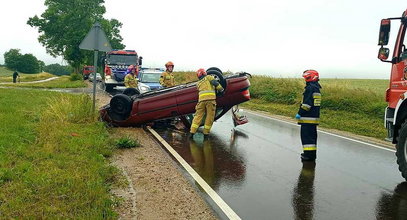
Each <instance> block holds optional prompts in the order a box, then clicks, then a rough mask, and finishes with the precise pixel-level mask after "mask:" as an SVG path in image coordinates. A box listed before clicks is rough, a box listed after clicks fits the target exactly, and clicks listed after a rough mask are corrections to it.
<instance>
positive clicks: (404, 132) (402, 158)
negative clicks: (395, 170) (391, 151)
mask: <svg viewBox="0 0 407 220" xmlns="http://www.w3.org/2000/svg"><path fill="white" fill-rule="evenodd" d="M406 139H407V121H405V122H404V123H403V124H402V125H401V128H400V130H399V137H398V142H397V149H396V157H397V164H398V165H399V170H400V172H401V175H402V176H403V177H404V178H405V179H406V180H407V141H406Z"/></svg>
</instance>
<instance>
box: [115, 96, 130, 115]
mask: <svg viewBox="0 0 407 220" xmlns="http://www.w3.org/2000/svg"><path fill="white" fill-rule="evenodd" d="M132 104H133V102H132V100H131V98H130V97H128V96H127V95H124V94H117V95H115V96H113V98H112V99H111V100H110V110H111V111H112V112H113V113H115V114H118V115H120V116H123V118H127V117H128V116H129V115H130V112H131V108H132Z"/></svg>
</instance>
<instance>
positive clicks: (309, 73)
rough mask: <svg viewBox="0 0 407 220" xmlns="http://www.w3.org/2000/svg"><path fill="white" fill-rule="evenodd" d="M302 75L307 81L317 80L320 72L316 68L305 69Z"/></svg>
mask: <svg viewBox="0 0 407 220" xmlns="http://www.w3.org/2000/svg"><path fill="white" fill-rule="evenodd" d="M302 77H304V79H305V81H306V82H316V81H318V80H319V73H318V72H317V71H316V70H305V71H304V73H303V74H302Z"/></svg>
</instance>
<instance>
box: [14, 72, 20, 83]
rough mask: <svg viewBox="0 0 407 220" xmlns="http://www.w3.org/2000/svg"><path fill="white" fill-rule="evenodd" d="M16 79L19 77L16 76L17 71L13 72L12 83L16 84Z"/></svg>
mask: <svg viewBox="0 0 407 220" xmlns="http://www.w3.org/2000/svg"><path fill="white" fill-rule="evenodd" d="M17 77H20V75H18V73H17V71H14V73H13V83H16V82H17Z"/></svg>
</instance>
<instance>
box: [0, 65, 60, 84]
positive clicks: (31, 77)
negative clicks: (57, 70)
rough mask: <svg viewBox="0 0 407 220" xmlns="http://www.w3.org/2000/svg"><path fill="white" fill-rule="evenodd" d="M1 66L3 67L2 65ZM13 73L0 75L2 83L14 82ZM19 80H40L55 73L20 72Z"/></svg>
mask: <svg viewBox="0 0 407 220" xmlns="http://www.w3.org/2000/svg"><path fill="white" fill-rule="evenodd" d="M0 68H1V67H0ZM12 74H13V73H10V74H6V75H3V76H2V75H0V83H12V82H13V77H12ZM19 76H20V77H19V80H20V82H32V81H38V80H43V79H48V78H51V77H55V75H53V74H50V73H45V72H43V73H36V74H24V73H19Z"/></svg>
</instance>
